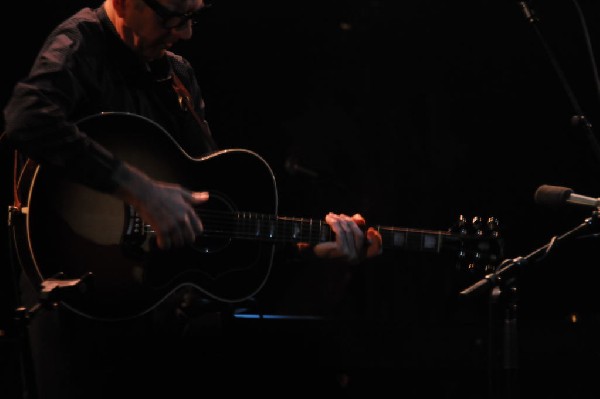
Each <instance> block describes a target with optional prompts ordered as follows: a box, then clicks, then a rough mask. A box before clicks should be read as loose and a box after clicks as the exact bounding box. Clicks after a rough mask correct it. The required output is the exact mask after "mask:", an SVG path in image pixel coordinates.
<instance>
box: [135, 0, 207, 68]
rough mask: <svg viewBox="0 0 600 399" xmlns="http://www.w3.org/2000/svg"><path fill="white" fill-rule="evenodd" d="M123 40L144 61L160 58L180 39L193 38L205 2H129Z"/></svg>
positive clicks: (190, 0)
mask: <svg viewBox="0 0 600 399" xmlns="http://www.w3.org/2000/svg"><path fill="white" fill-rule="evenodd" d="M125 7H126V8H125V10H126V13H125V23H126V26H127V27H128V28H129V32H128V34H127V33H126V37H124V40H125V41H126V42H127V43H128V44H129V45H130V46H132V47H133V48H134V49H135V51H136V52H138V53H139V54H140V55H141V56H142V57H143V58H144V59H146V60H152V59H156V58H159V57H161V56H162V55H163V54H164V52H165V50H167V49H169V48H170V47H171V46H173V44H175V43H176V42H178V41H179V40H182V39H183V40H186V39H189V38H191V37H192V23H193V20H194V18H195V17H197V15H198V12H200V10H201V9H202V8H204V1H203V0H126V6H125Z"/></svg>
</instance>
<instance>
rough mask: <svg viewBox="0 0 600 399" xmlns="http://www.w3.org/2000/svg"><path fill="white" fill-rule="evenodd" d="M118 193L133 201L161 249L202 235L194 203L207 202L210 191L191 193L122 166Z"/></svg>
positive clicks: (128, 201)
mask: <svg viewBox="0 0 600 399" xmlns="http://www.w3.org/2000/svg"><path fill="white" fill-rule="evenodd" d="M115 180H116V181H117V184H118V187H119V188H118V189H117V192H116V195H117V196H118V197H119V198H121V199H122V200H124V201H125V202H127V203H128V204H131V205H132V206H133V207H134V208H135V209H136V210H137V211H138V212H139V214H140V216H141V218H142V220H144V222H145V223H148V224H150V226H152V228H153V229H154V232H155V233H156V244H157V245H158V247H159V248H160V249H164V250H166V249H170V248H178V247H182V246H184V245H186V244H191V243H193V242H194V241H195V240H196V237H197V236H198V235H200V234H202V231H203V226H202V221H201V220H200V218H199V217H198V215H197V214H196V211H195V209H194V206H195V205H199V204H202V203H204V202H206V201H207V200H208V198H209V195H208V192H204V191H203V192H192V191H189V190H187V189H185V188H183V187H181V186H180V185H178V184H173V183H166V182H160V181H155V180H152V179H151V178H149V177H148V176H146V175H145V174H143V173H142V172H140V171H139V170H137V169H135V168H133V167H131V166H128V165H122V166H121V167H120V168H119V169H118V170H117V172H116V173H115Z"/></svg>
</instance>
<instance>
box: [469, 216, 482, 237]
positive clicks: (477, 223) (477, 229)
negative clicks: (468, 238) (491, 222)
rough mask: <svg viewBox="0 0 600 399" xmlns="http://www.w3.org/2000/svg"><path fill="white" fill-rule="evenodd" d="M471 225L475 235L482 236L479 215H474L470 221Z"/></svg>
mask: <svg viewBox="0 0 600 399" xmlns="http://www.w3.org/2000/svg"><path fill="white" fill-rule="evenodd" d="M471 225H472V226H473V231H474V232H475V235H478V236H482V235H483V219H482V218H481V217H479V216H475V217H474V218H473V221H472V222H471Z"/></svg>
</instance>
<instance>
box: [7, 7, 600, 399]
mask: <svg viewBox="0 0 600 399" xmlns="http://www.w3.org/2000/svg"><path fill="white" fill-rule="evenodd" d="M540 3H541V4H537V3H536V2H532V6H533V7H534V10H535V11H536V13H537V15H538V17H539V19H540V21H539V23H537V25H535V26H537V27H538V28H539V29H540V32H541V35H542V37H543V41H542V40H540V37H539V36H538V35H537V34H536V30H535V29H534V25H533V24H531V23H528V22H527V20H526V19H525V17H524V15H523V13H522V12H521V11H520V8H519V5H518V3H517V2H513V1H487V0H480V1H475V0H468V1H462V2H446V1H439V0H427V1H419V2H402V1H393V0H379V1H377V0H346V1H342V0H338V1H334V0H323V1H320V2H309V3H299V2H287V1H275V0H267V1H261V2H247V1H241V0H215V4H214V6H213V7H212V8H211V9H210V10H208V11H207V12H206V13H205V17H204V20H203V21H202V23H201V24H200V25H199V26H198V27H196V28H195V33H194V37H193V38H192V40H190V41H189V42H186V43H180V44H179V45H178V47H177V48H176V49H175V50H176V51H177V52H179V53H181V54H183V55H185V56H186V57H187V58H188V59H189V60H190V61H191V62H192V64H193V65H194V66H195V67H196V70H197V71H198V79H199V81H200V83H201V86H202V87H203V90H204V95H205V100H206V103H207V118H208V120H209V122H210V124H211V127H212V130H213V134H214V135H215V137H216V139H217V141H218V142H219V143H220V145H221V147H222V148H247V149H251V150H254V151H256V152H257V153H258V154H261V155H262V156H263V157H264V158H265V159H266V160H267V161H268V162H269V164H270V165H271V167H272V168H273V170H274V173H275V176H276V178H277V183H278V191H279V205H280V206H279V213H280V214H281V215H286V216H304V217H311V218H320V217H321V216H322V215H324V214H325V213H326V212H328V211H334V212H338V213H339V212H345V213H348V214H352V213H355V212H360V213H361V214H362V215H363V216H365V218H366V219H367V221H368V223H369V224H370V225H379V224H381V225H389V226H401V227H414V228H423V229H434V230H446V229H447V228H449V227H451V226H452V225H453V224H454V223H455V222H456V221H457V219H458V217H459V215H465V216H466V217H467V218H469V219H470V218H472V217H474V216H481V217H484V218H487V217H490V216H493V217H496V218H498V220H499V221H500V232H501V235H502V237H503V238H504V243H505V256H506V257H507V258H514V257H517V256H525V255H527V254H529V253H531V252H533V251H534V250H536V249H538V248H539V247H541V246H543V245H545V244H546V243H548V242H549V240H550V239H551V238H552V237H553V236H555V235H560V234H563V233H565V232H567V231H568V230H570V229H572V228H574V227H575V226H577V225H579V224H580V223H582V222H583V221H584V219H585V218H587V217H589V216H591V210H590V209H581V208H576V207H567V208H564V209H561V210H558V211H554V210H550V209H548V208H544V207H542V206H540V205H536V204H535V203H534V200H533V194H534V192H535V190H536V188H537V187H538V186H540V185H541V184H552V185H562V186H567V187H571V188H573V189H574V191H575V192H577V193H580V194H584V195H588V196H592V197H600V180H599V177H600V163H599V162H598V161H596V159H595V158H594V153H593V151H592V150H591V148H592V146H591V144H590V141H589V140H588V139H587V138H586V134H585V132H584V130H583V129H581V128H577V127H574V126H573V125H572V124H571V117H572V116H573V115H575V114H576V113H577V112H576V111H577V110H576V108H575V107H574V104H573V102H572V101H571V100H570V97H569V95H568V92H567V91H566V90H565V86H564V85H563V84H562V83H561V80H560V79H559V75H557V72H556V70H555V69H554V68H553V64H552V62H551V60H555V61H556V62H557V63H558V65H560V67H561V68H562V70H563V72H564V76H565V78H566V81H567V82H568V84H569V90H572V93H573V96H574V98H576V100H577V101H578V104H579V106H580V107H581V108H582V111H583V113H584V114H585V115H586V116H587V117H588V119H589V120H590V122H591V123H592V125H593V124H594V122H595V120H597V119H598V117H599V115H598V91H597V86H596V84H595V77H594V71H593V64H592V63H591V61H590V54H589V52H588V50H589V49H588V47H587V44H586V37H585V35H584V26H583V25H582V20H581V19H580V15H579V14H578V12H577V8H576V5H577V3H575V2H572V1H566V0H564V1H556V2H540ZM87 4H90V5H94V4H98V2H97V1H96V2H89V3H86V2H84V1H78V2H72V1H59V0H56V1H48V0H35V1H29V2H26V3H23V5H21V6H16V7H17V9H16V10H9V11H8V12H7V14H6V15H9V16H10V18H15V19H16V20H18V21H19V24H24V25H20V26H24V28H25V29H24V30H21V29H19V30H18V31H12V30H8V28H7V27H6V26H4V27H3V29H6V30H7V32H5V33H4V36H3V37H5V38H6V43H5V51H4V54H5V59H4V62H3V65H4V66H3V73H2V75H3V78H2V87H1V88H0V104H2V105H3V104H5V102H6V101H7V99H8V97H9V95H10V90H11V89H12V86H13V85H14V83H15V82H16V80H17V79H19V78H20V77H22V76H24V75H25V74H26V73H27V71H28V68H29V66H30V64H31V62H32V61H33V57H34V56H35V54H36V53H37V50H38V48H39V47H40V45H41V44H42V41H43V39H44V38H45V36H46V34H47V33H48V32H49V30H50V29H51V28H52V27H53V26H54V25H55V24H56V23H58V22H59V21H60V20H62V19H63V18H65V17H66V16H68V15H69V14H70V13H71V12H73V11H75V10H77V9H78V8H80V7H81V6H83V5H87ZM578 4H579V5H580V7H581V10H582V13H583V15H584V17H585V21H586V22H587V28H588V30H589V34H590V40H591V42H590V43H591V47H592V48H594V46H595V45H596V43H597V42H598V38H599V37H600V32H599V29H600V9H599V8H600V6H599V5H598V4H597V2H595V1H593V0H582V1H580V2H579V3H578ZM13 7H15V6H14V5H13ZM25 31H26V33H27V34H26V35H25V33H24V32H25ZM545 45H548V47H549V48H550V49H551V50H552V52H553V54H554V55H553V57H555V58H551V57H549V56H548V53H547V52H546V51H545V47H544V46H545ZM1 151H2V158H1V159H2V178H1V180H0V181H1V182H2V192H3V198H2V199H3V202H2V203H3V204H9V203H10V201H11V194H10V188H11V184H10V183H11V179H12V176H11V172H12V169H11V168H12V166H11V165H12V164H11V162H12V160H11V154H10V152H9V151H7V150H6V149H5V148H2V150H1ZM289 160H295V161H296V162H298V163H299V164H301V165H303V166H304V167H306V168H308V169H310V170H312V171H314V172H315V173H316V174H317V175H318V176H317V177H314V176H309V175H303V174H298V173H290V171H289V170H288V169H286V167H285V165H286V161H289ZM5 216H6V215H4V216H3V217H5ZM3 220H5V219H3ZM3 238H5V237H3ZM4 241H6V240H4ZM596 247H597V243H596V241H595V240H594V239H592V238H586V239H580V240H575V241H571V242H567V243H564V244H563V245H561V246H559V247H558V248H556V250H554V251H553V252H552V253H551V254H550V255H549V256H548V257H546V258H545V259H544V260H542V261H539V262H532V263H529V264H526V265H523V266H522V267H521V269H520V273H518V274H517V276H518V277H517V281H518V285H517V287H518V293H519V297H518V301H517V304H518V318H517V320H518V326H519V336H518V344H519V364H518V367H519V369H520V370H521V373H522V374H521V376H520V382H521V389H522V390H523V392H529V390H530V389H531V392H535V393H540V390H544V391H546V392H548V393H553V392H556V390H557V389H559V388H560V389H563V388H564V389H569V390H570V393H571V394H572V395H573V394H577V393H580V392H584V391H585V390H586V389H590V388H591V387H593V384H591V383H592V382H593V379H592V378H591V377H590V375H591V372H592V371H593V370H597V364H598V361H599V360H600V352H599V350H600V348H599V345H598V343H597V337H598V332H599V329H598V327H599V326H598V321H599V317H600V314H599V313H598V311H599V298H598V293H599V290H598V288H597V285H598V283H597V282H598V277H599V276H598V274H599V272H598V268H597V265H598V264H599V258H598V253H597V248H596ZM274 268H275V269H274V272H273V276H272V277H271V279H270V280H269V283H268V284H267V286H266V287H265V289H264V291H263V292H262V293H261V294H260V298H259V299H260V301H261V302H262V305H263V306H264V308H265V309H266V310H268V311H270V312H273V313H281V314H287V315H297V314H303V315H315V316H318V317H324V318H326V319H327V320H329V317H330V316H331V315H335V316H336V318H335V320H338V322H336V323H333V324H331V323H330V321H323V320H322V321H313V322H308V321H292V320H286V321H281V322H280V323H279V324H277V321H270V322H269V323H271V324H268V325H267V326H266V329H265V330H261V334H265V337H266V338H265V342H268V340H269V338H268V337H273V336H277V337H279V338H281V339H280V340H278V341H277V342H278V343H280V344H285V345H287V346H286V348H288V349H287V350H288V351H289V352H290V353H295V354H296V355H295V356H303V358H312V359H313V360H314V365H315V366H318V365H319V364H321V362H328V361H329V360H330V359H329V358H328V356H332V357H335V359H336V360H334V361H335V362H336V363H335V365H336V367H339V366H338V365H339V364H342V366H341V368H343V369H350V370H359V371H354V372H353V373H354V374H353V377H354V378H355V380H356V381H364V382H365V384H367V383H368V381H375V380H377V381H378V382H379V383H381V381H386V383H387V384H389V386H390V387H395V388H397V389H399V390H400V391H402V390H404V391H405V393H408V392H418V390H419V389H421V388H417V385H418V384H417V383H415V382H414V381H412V382H410V383H407V382H405V383H402V384H400V383H398V381H397V380H395V379H394V377H390V376H387V375H386V372H389V371H390V370H395V369H396V368H397V367H398V368H400V369H402V370H405V371H407V370H408V371H409V374H410V371H414V370H426V372H425V373H423V374H428V375H429V377H431V378H432V379H433V381H437V382H439V381H443V384H442V386H443V388H442V390H441V391H440V392H442V391H443V393H444V394H446V396H452V395H453V394H458V393H459V392H460V393H468V394H472V395H473V397H482V396H481V395H482V392H483V391H485V390H486V389H490V390H493V391H495V392H502V391H503V389H504V380H501V379H500V380H498V381H496V380H494V381H493V382H492V383H490V381H489V376H488V375H486V372H487V371H488V370H489V366H490V362H492V364H493V366H494V367H495V368H497V367H499V365H498V364H499V363H498V364H496V362H500V361H501V360H502V351H501V347H500V346H499V342H500V341H499V340H500V339H501V338H502V336H501V335H502V329H501V320H495V318H500V319H501V318H502V316H501V315H502V310H503V307H502V305H499V306H498V309H495V308H492V312H488V309H487V298H486V297H485V296H484V297H481V298H475V299H473V300H471V301H466V302H462V301H458V300H457V298H456V294H457V292H458V291H460V289H462V288H464V287H465V286H466V285H467V284H468V282H472V281H473V279H476V278H478V276H479V277H481V275H476V276H473V275H465V272H464V271H461V270H458V271H457V269H456V267H455V260H454V258H453V257H447V256H429V255H425V254H413V253H398V252H386V253H385V254H384V255H383V256H382V257H380V258H378V259H376V260H373V261H370V262H367V263H366V265H363V266H362V267H360V268H358V269H357V270H355V271H354V274H353V276H352V278H351V281H350V282H348V284H347V285H344V284H340V282H341V281H343V278H344V276H345V271H344V270H340V269H339V268H335V267H329V268H328V267H324V265H323V264H320V263H314V264H313V263H311V262H304V263H297V262H292V261H289V260H285V259H282V260H280V261H278V262H277V263H276V264H275V266H274ZM2 273H3V274H2V278H1V281H2V282H3V287H2V290H1V292H2V294H3V295H2V303H5V304H7V306H5V307H3V309H2V311H3V315H4V317H3V320H6V321H5V322H4V323H5V326H6V327H5V328H7V329H10V322H9V320H10V316H9V315H10V314H11V311H12V309H13V306H14V300H13V296H12V285H11V284H10V281H11V277H12V273H11V272H10V268H9V267H8V265H5V267H3V268H2ZM339 286H343V287H342V288H339ZM340 315H341V317H339V316H340ZM498 315H500V316H498ZM575 316H576V321H577V322H573V320H574V317H575ZM490 319H492V325H491V327H490V325H488V321H489V320H490ZM339 320H343V321H339ZM237 323H239V325H237V326H236V328H240V329H242V330H243V329H246V328H247V329H248V330H249V331H251V330H252V329H253V326H252V323H251V322H248V323H244V322H243V321H242V320H239V321H238V322H237ZM320 323H321V324H320ZM346 323H347V324H346ZM270 334H272V335H270ZM9 335H10V334H9ZM282 337H283V338H282ZM11 342H12V341H10V340H6V342H4V343H3V344H4V347H5V348H7V349H8V351H10V350H11ZM261 342H262V341H261ZM490 344H491V345H492V346H491V348H492V349H491V350H492V355H490V353H489V348H490ZM264 347H265V348H266V349H265V353H266V354H263V355H265V356H272V358H273V359H277V361H282V359H281V358H279V356H281V354H279V355H276V354H275V353H276V352H278V351H277V350H276V349H275V348H273V347H270V346H269V345H268V344H267V345H265V346H264ZM332 347H335V351H333V350H332V349H331V348H332ZM291 348H295V349H291ZM307 349H309V350H307ZM337 351H339V353H338V352H337ZM330 352H335V353H336V355H331V354H330ZM285 353H288V352H285ZM340 353H341V354H340ZM293 356H294V355H290V357H287V360H290V359H292V360H293ZM324 359H329V360H324ZM12 370H13V369H12V368H11V367H9V368H8V373H10V372H13V371H12ZM473 371H475V372H473ZM350 374H352V373H350ZM419 375H421V374H420V373H419ZM457 375H458V378H454V377H456V376H457ZM384 376H385V377H384ZM549 376H552V377H554V376H559V377H557V378H549ZM372 379H373V380H372ZM356 384H358V383H356ZM588 384H589V385H588ZM433 385H435V383H434V384H433ZM419 386H420V385H419ZM424 386H427V384H425V385H424ZM490 387H492V388H490ZM584 388H585V389H584ZM423 389H425V388H423ZM411 390H412V391H411ZM482 390H483V391H482Z"/></svg>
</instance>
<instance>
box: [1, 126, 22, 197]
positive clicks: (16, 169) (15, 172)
mask: <svg viewBox="0 0 600 399" xmlns="http://www.w3.org/2000/svg"><path fill="white" fill-rule="evenodd" d="M5 140H6V132H2V134H0V145H2V144H4V142H5ZM18 175H19V152H18V151H17V150H15V151H14V165H13V209H21V200H20V199H19V192H18V190H17V176H18Z"/></svg>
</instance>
